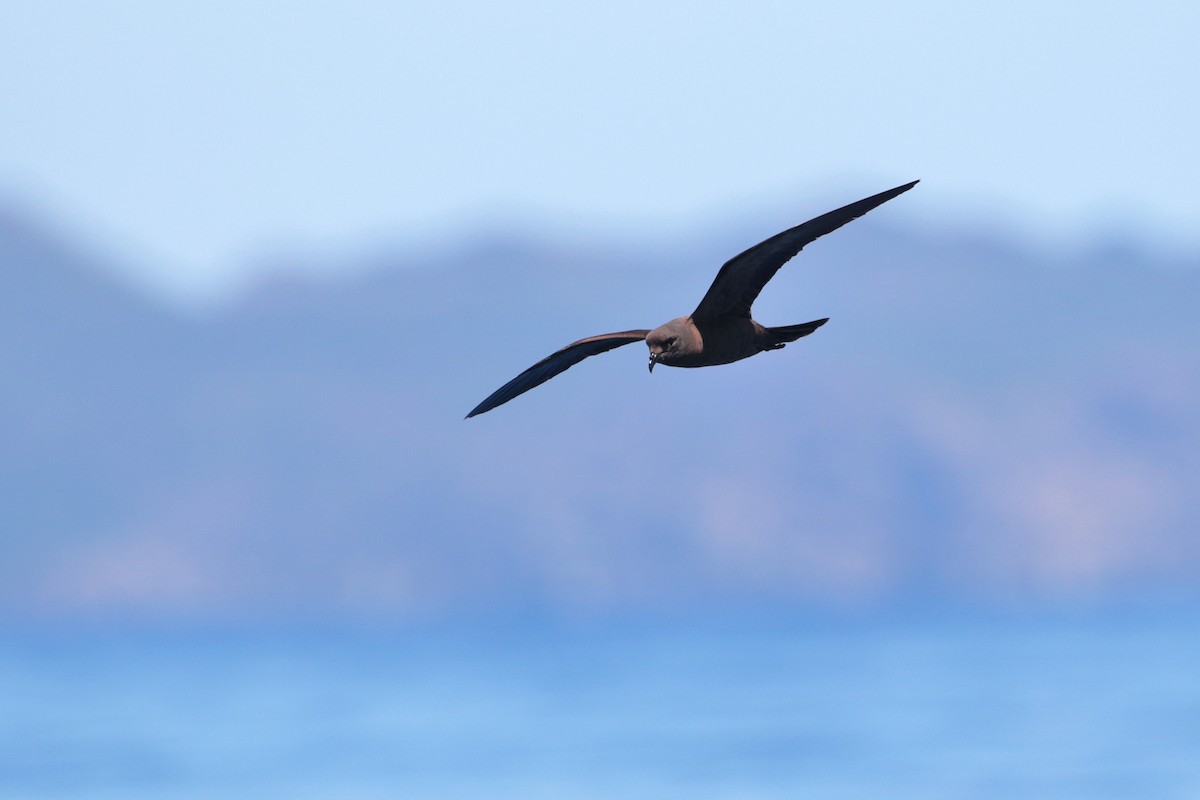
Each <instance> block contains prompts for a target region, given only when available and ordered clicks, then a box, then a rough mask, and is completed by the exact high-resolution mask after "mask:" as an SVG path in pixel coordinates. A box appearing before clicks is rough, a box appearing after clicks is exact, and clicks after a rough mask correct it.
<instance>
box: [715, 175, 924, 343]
mask: <svg viewBox="0 0 1200 800" xmlns="http://www.w3.org/2000/svg"><path fill="white" fill-rule="evenodd" d="M917 183H918V181H913V182H912V183H906V184H904V185H903V186H897V187H896V188H895V189H889V190H888V191H886V192H880V193H879V194H877V195H873V196H871V197H868V198H866V199H865V200H859V201H858V202H857V203H851V204H850V205H848V206H843V207H842V208H839V209H838V210H836V211H830V212H829V213H828V214H822V215H821V216H819V217H817V218H816V219H810V220H809V221H808V222H805V223H803V224H801V225H797V226H796V227H794V228H791V229H790V230H786V231H784V232H783V233H779V234H776V235H774V236H772V237H771V238H770V239H767V240H766V241H765V242H760V243H759V244H756V245H754V247H751V248H750V249H749V250H747V251H746V252H744V253H742V254H741V255H737V256H734V257H733V258H731V259H729V260H728V261H726V262H725V266H723V267H721V271H720V272H718V273H717V277H716V279H715V280H714V281H713V282H712V286H710V287H708V293H707V294H705V295H704V299H703V300H701V301H700V305H698V306H696V310H695V311H693V312H692V319H696V320H705V319H713V318H715V317H720V316H724V315H726V314H732V315H734V316H740V317H749V316H750V306H751V305H753V304H754V298H756V297H758V293H759V292H761V291H762V288H763V287H764V286H766V285H767V281H769V280H771V278H772V277H774V275H775V273H776V272H778V271H779V268H780V267H782V266H783V265H784V264H786V263H787V262H788V261H789V260H790V259H791V258H792V256H794V255H796V253H799V252H800V250H801V249H802V248H803V247H804V246H805V245H806V244H808V243H809V242H811V241H813V240H815V239H818V238H820V237H821V236H824V235H825V234H827V233H830V232H832V231H835V230H837V229H838V228H840V227H842V226H843V225H845V224H846V223H847V222H849V221H851V220H853V219H858V218H859V217H861V216H862V215H863V214H866V213H867V212H868V211H870V210H871V209H873V208H875V207H876V206H879V205H882V204H884V203H886V202H887V201H888V200H891V199H892V198H893V197H896V196H897V195H900V194H903V193H904V192H907V191H908V190H909V189H911V188H912V187H914V186H916V185H917Z"/></svg>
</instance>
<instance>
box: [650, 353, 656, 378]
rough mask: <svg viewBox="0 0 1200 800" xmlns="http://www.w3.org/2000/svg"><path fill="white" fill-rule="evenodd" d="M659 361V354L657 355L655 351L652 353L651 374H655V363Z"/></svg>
mask: <svg viewBox="0 0 1200 800" xmlns="http://www.w3.org/2000/svg"><path fill="white" fill-rule="evenodd" d="M657 361H658V356H656V355H655V354H654V353H651V354H650V374H651V375H653V374H654V364H655V363H656V362H657Z"/></svg>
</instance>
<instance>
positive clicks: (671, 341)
mask: <svg viewBox="0 0 1200 800" xmlns="http://www.w3.org/2000/svg"><path fill="white" fill-rule="evenodd" d="M674 346H675V337H674V336H670V337H667V347H674Z"/></svg>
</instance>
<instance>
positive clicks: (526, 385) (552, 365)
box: [467, 330, 650, 419]
mask: <svg viewBox="0 0 1200 800" xmlns="http://www.w3.org/2000/svg"><path fill="white" fill-rule="evenodd" d="M648 333H650V331H648V330H645V331H621V332H620V333H604V334H601V335H599V336H589V337H588V338H586V339H580V340H579V341H578V342H574V343H572V344H569V345H567V346H566V347H564V348H563V349H562V350H559V351H558V352H557V353H552V354H551V355H548V356H546V357H545V358H543V359H542V360H541V361H539V362H537V363H536V364H534V365H533V366H532V367H530V368H529V369H527V370H525V371H524V372H522V373H521V374H520V375H518V376H517V377H515V378H513V379H512V380H511V381H509V382H508V383H506V384H504V385H503V386H501V387H500V388H499V389H497V390H496V391H494V392H492V393H491V394H490V395H488V396H487V399H485V400H484V401H483V402H482V403H480V404H479V405H477V406H475V408H474V409H472V411H471V413H470V414H467V419H470V418H471V417H474V416H476V415H478V414H482V413H484V412H485V411H491V410H492V409H493V408H495V407H496V406H501V405H504V404H505V403H507V402H508V401H509V400H512V399H513V398H514V397H516V396H517V395H520V394H524V393H525V392H528V391H529V390H530V389H532V388H533V387H535V386H541V385H542V384H543V383H545V382H546V381H548V380H550V379H551V378H553V377H554V376H555V375H557V374H559V373H560V372H565V371H566V370H568V369H570V368H571V367H573V366H575V365H576V364H578V363H579V362H580V361H583V360H584V359H585V358H587V357H588V356H594V355H599V354H600V353H606V352H608V351H609V350H612V349H613V348H615V347H621V346H622V345H627V344H631V343H633V342H640V341H642V340H643V339H645V338H646V334H648Z"/></svg>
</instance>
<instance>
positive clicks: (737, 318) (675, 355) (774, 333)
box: [467, 181, 918, 419]
mask: <svg viewBox="0 0 1200 800" xmlns="http://www.w3.org/2000/svg"><path fill="white" fill-rule="evenodd" d="M917 183H918V182H917V181H913V182H912V183H906V184H904V185H903V186H897V187H896V188H895V189H889V190H888V191H886V192H880V193H879V194H877V195H872V196H871V197H868V198H866V199H864V200H859V201H858V202H857V203H851V204H850V205H848V206H843V207H842V208H839V209H837V210H835V211H830V212H829V213H828V214H822V215H821V216H819V217H817V218H815V219H811V220H809V221H808V222H805V223H803V224H801V225H797V226H796V227H794V228H790V229H788V230H786V231H784V232H783V233H779V234H776V235H775V236H772V237H771V238H770V239H767V240H766V241H764V242H760V243H759V244H756V245H755V246H754V247H751V248H750V249H749V250H747V251H746V252H744V253H742V254H740V255H737V256H734V257H733V258H731V259H729V260H728V261H727V262H725V265H724V266H723V267H721V271H720V272H718V273H717V277H716V279H715V280H713V282H712V286H710V287H709V288H708V292H707V293H705V295H704V298H703V299H702V300H701V301H700V305H698V306H696V310H695V311H693V312H692V313H691V315H689V316H686V317H679V318H678V319H673V320H671V321H670V322H667V323H664V324H662V325H660V326H658V327H657V328H655V329H654V330H632V331H622V332H620V333H604V334H601V335H599V336H589V337H588V338H586V339H580V340H579V341H577V342H573V343H572V344H569V345H567V346H566V347H564V348H563V349H561V350H559V351H558V352H556V353H552V354H550V355H548V356H546V357H545V358H543V359H542V360H541V361H539V362H538V363H536V364H534V365H533V366H532V367H530V368H529V369H527V370H525V371H524V372H522V373H521V374H520V375H518V376H517V377H515V378H513V379H512V380H511V381H509V382H508V383H506V384H504V385H503V386H501V387H500V388H499V389H497V390H496V391H494V392H492V393H491V394H490V395H488V397H487V399H485V400H484V401H483V402H482V403H480V404H479V405H477V406H476V407H475V408H474V409H472V410H471V413H470V414H467V418H468V419H469V418H471V417H474V416H477V415H479V414H482V413H484V412H485V411H491V410H492V409H493V408H495V407H496V406H499V405H503V404H504V403H507V402H508V401H509V400H512V399H513V398H514V397H516V396H517V395H520V394H523V393H525V392H527V391H529V390H530V389H532V388H534V387H535V386H540V385H541V384H543V383H545V382H546V381H548V380H550V379H551V378H553V377H554V376H555V375H558V374H559V373H560V372H564V371H566V370H567V369H569V368H570V367H572V366H574V365H575V364H578V363H579V362H580V361H582V360H583V359H585V358H587V357H588V356H594V355H597V354H598V353H604V352H606V351H608V350H612V349H613V348H616V347H621V346H623V345H627V344H630V343H631V342H638V341H642V340H645V342H646V344H647V346H649V348H650V371H651V372H653V371H654V365H655V364H665V365H666V366H668V367H711V366H715V365H717V364H729V363H731V362H733V361H740V360H741V359H743V358H749V357H750V356H752V355H756V354H758V353H761V352H763V351H766V350H778V349H779V348H781V347H783V346H784V345H785V344H787V343H788V342H794V341H796V340H797V339H799V338H800V337H801V336H807V335H808V334H810V333H812V332H813V331H815V330H816V329H817V328H819V327H821V326H822V325H824V324H825V323H826V322H828V321H829V320H828V318H826V319H818V320H813V321H812V322H804V323H801V324H799V325H784V326H782V327H778V328H768V327H766V326H764V325H760V324H759V323H757V322H755V321H754V319H752V318H751V316H750V307H751V306H752V305H753V304H754V300H755V298H756V297H758V293H759V292H761V291H762V289H763V287H764V286H766V285H767V281H769V280H771V278H772V277H774V275H775V273H776V272H778V271H779V268H780V267H782V266H783V265H784V264H786V263H787V262H788V261H790V260H791V258H792V257H793V256H794V255H796V254H797V253H799V252H800V250H801V249H803V247H804V246H805V245H807V244H808V243H809V242H812V241H813V240H815V239H818V238H820V237H821V236H824V235H825V234H827V233H830V232H832V231H835V230H837V229H838V228H840V227H842V226H843V225H845V224H846V223H847V222H850V221H851V220H854V219H858V218H859V217H861V216H862V215H863V214H866V213H867V212H868V211H870V210H871V209H873V208H875V207H877V206H880V205H882V204H884V203H886V202H887V201H888V200H891V199H892V198H893V197H896V196H898V195H901V194H903V193H904V192H907V191H908V190H909V189H911V188H912V187H914V186H916V185H917Z"/></svg>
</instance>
